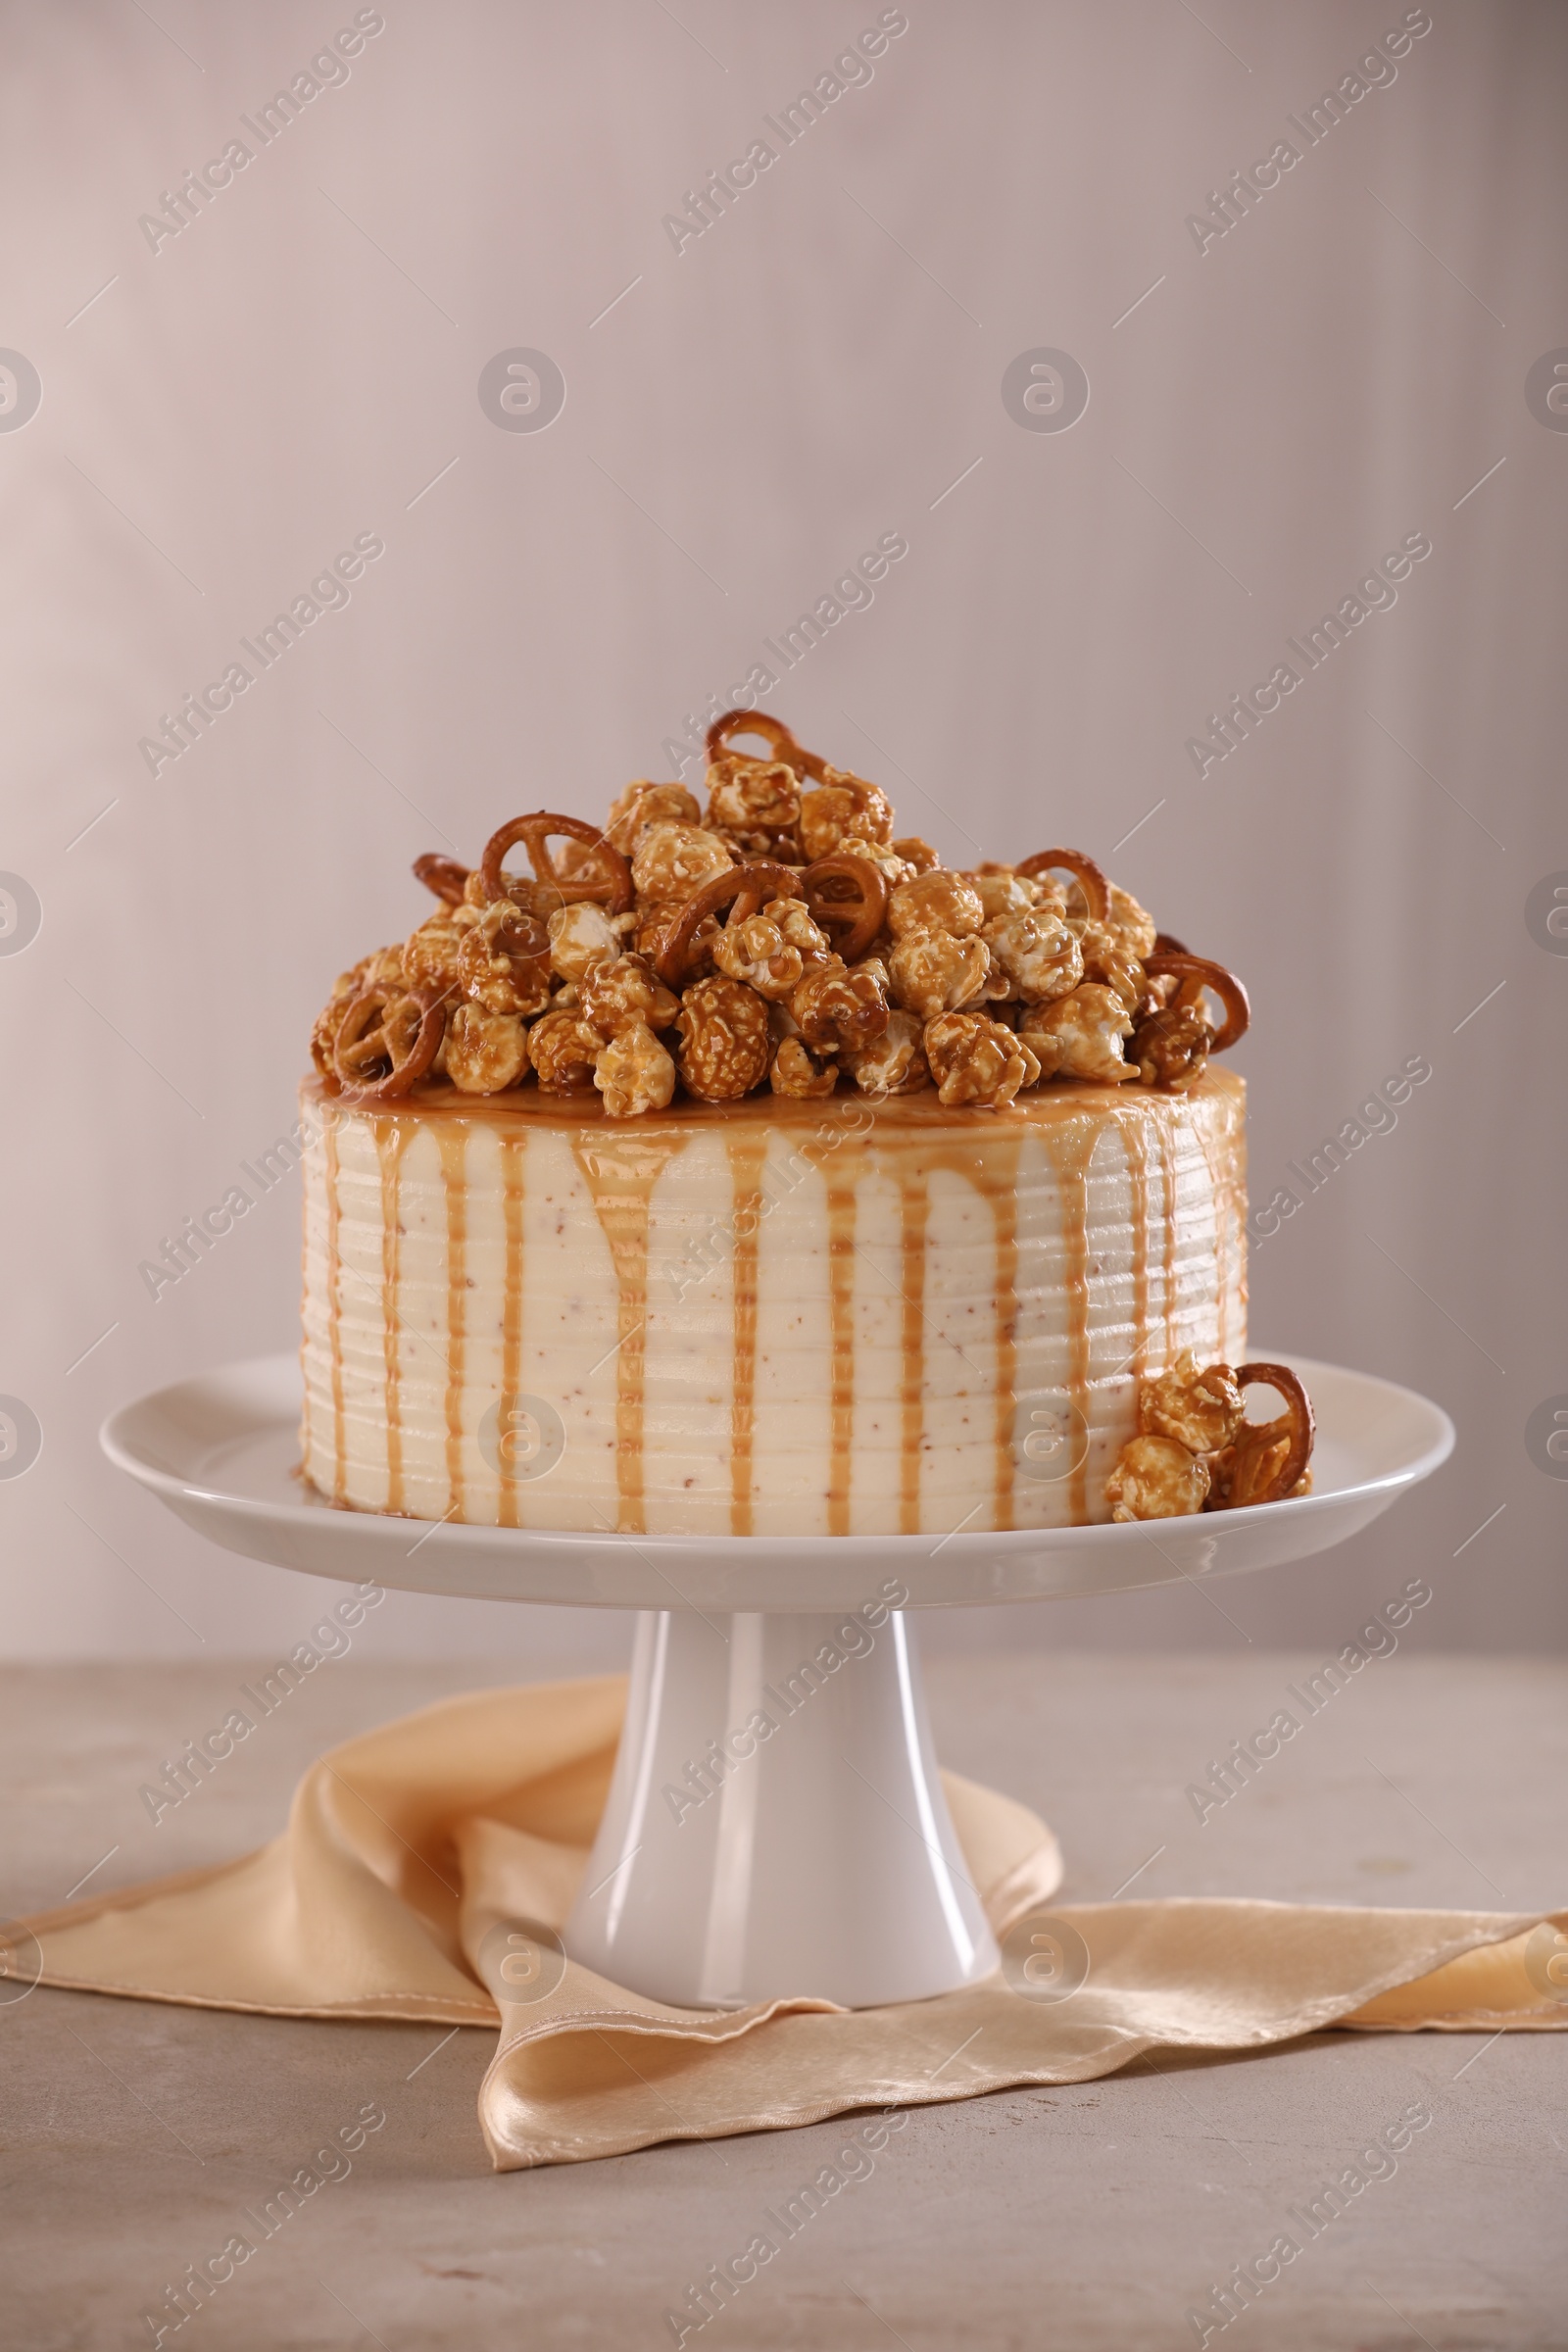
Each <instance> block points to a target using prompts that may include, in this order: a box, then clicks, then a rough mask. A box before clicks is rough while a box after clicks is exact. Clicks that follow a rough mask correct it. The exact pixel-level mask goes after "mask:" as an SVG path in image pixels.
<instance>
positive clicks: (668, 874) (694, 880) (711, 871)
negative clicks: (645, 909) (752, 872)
mask: <svg viewBox="0 0 1568 2352" xmlns="http://www.w3.org/2000/svg"><path fill="white" fill-rule="evenodd" d="M734 862H735V860H734V859H733V858H731V856H730V854H729V852H728V850H727V849H726V848H725V846H724V844H723V843H722V842H721V841H720V840H719V839H718V837H717V836H716V834H712V833H707V832H705V831H704V830H703V828H702V826H701V825H679V824H672V823H660V824H657V825H650V826H649V828H648V831H647V832H646V833H645V834H644V835H643V838H642V843H641V846H640V847H639V849H638V852H637V855H636V857H635V858H633V859H632V861H631V878H632V881H633V883H634V885H635V887H636V891H637V896H638V897H639V898H640V899H657V900H660V901H661V902H662V904H663V905H665V906H678V907H684V905H685V904H686V901H687V900H688V899H690V898H693V897H695V895H696V894H697V892H698V891H700V890H701V889H702V887H703V884H704V883H705V882H711V880H712V879H713V876H714V875H715V874H725V873H728V871H729V869H730V867H731V866H732V865H733V864H734Z"/></svg>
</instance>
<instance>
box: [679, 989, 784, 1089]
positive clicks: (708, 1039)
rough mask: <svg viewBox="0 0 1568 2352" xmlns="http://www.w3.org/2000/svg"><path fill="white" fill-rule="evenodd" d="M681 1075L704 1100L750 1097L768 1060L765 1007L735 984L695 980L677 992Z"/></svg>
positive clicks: (770, 1051) (769, 1043)
mask: <svg viewBox="0 0 1568 2352" xmlns="http://www.w3.org/2000/svg"><path fill="white" fill-rule="evenodd" d="M676 1026H677V1027H678V1028H679V1030H680V1036H681V1046H680V1075H681V1083H682V1085H683V1086H684V1087H685V1089H686V1091H687V1093H688V1094H692V1095H698V1096H700V1097H701V1098H702V1100H703V1101H704V1102H705V1103H730V1102H734V1101H735V1100H737V1098H738V1097H740V1096H741V1095H749V1094H750V1093H751V1091H752V1089H753V1087H754V1086H760V1084H761V1082H762V1080H763V1079H764V1078H765V1077H766V1075H767V1070H768V1064H769V1062H770V1061H771V1060H772V1057H773V1042H772V1038H771V1036H770V1035H769V1033H768V1026H767V1007H766V1005H764V1004H763V1003H762V1000H761V998H760V997H759V996H758V995H756V994H755V993H754V991H753V990H751V989H749V988H744V987H742V985H741V983H740V982H739V981H738V980H724V979H713V980H698V981H695V982H694V983H693V984H692V986H691V987H690V988H687V989H684V990H683V991H682V992H681V1008H680V1013H679V1016H678V1019H677V1022H676Z"/></svg>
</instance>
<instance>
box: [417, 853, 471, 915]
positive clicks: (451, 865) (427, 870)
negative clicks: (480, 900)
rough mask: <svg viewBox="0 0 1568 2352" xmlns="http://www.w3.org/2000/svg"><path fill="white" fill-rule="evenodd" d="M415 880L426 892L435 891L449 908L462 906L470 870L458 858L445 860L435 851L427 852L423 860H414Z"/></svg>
mask: <svg viewBox="0 0 1568 2352" xmlns="http://www.w3.org/2000/svg"><path fill="white" fill-rule="evenodd" d="M414 879H415V880H416V882H422V883H423V884H424V887H425V889H426V890H433V891H434V892H435V895H436V897H437V898H438V899H441V900H443V901H444V902H445V903H446V905H447V906H448V907H461V906H462V905H463V890H464V885H465V883H466V881H467V879H468V869H467V867H466V865H460V864H459V863H458V861H457V859H456V858H443V857H441V856H440V854H439V853H438V852H437V851H435V850H426V851H425V853H424V856H423V857H422V858H416V859H415V860H414Z"/></svg>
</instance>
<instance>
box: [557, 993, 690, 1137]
mask: <svg viewBox="0 0 1568 2352" xmlns="http://www.w3.org/2000/svg"><path fill="white" fill-rule="evenodd" d="M577 1003H578V1006H579V1008H580V1010H581V1012H582V1016H583V1019H584V1020H585V1021H587V1022H588V1023H589V1024H590V1025H591V1026H592V1027H593V1028H595V1029H597V1030H598V1031H599V1033H600V1035H601V1036H602V1037H618V1036H619V1035H620V1034H621V1032H622V1030H624V1029H629V1028H632V1027H633V1026H634V1025H636V1024H639V1023H640V1024H642V1025H643V1026H644V1027H646V1028H649V1029H667V1028H668V1027H669V1025H670V1023H671V1021H672V1020H673V1019H674V1018H675V1015H676V1013H677V1012H679V1010H680V1002H679V1000H678V998H676V997H675V996H674V995H673V994H672V993H671V991H670V990H669V989H667V988H666V987H665V986H664V983H663V982H662V980H661V979H660V977H659V975H658V973H657V972H656V971H655V970H654V969H653V967H652V965H651V964H650V963H649V962H648V960H647V958H646V957H645V956H615V957H614V958H613V959H611V958H609V957H606V958H604V959H603V960H601V961H599V962H596V963H590V964H589V965H588V967H587V969H586V970H585V971H584V973H583V976H582V978H581V980H580V981H579V982H578V984H577ZM671 1066H672V1067H673V1065H671ZM664 1100H665V1102H667V1101H668V1100H669V1098H668V1096H667V1095H666V1097H665V1098H664ZM660 1107H661V1108H662V1107H663V1105H662V1104H661V1105H660ZM616 1115H617V1116H619V1115H620V1114H619V1113H617V1114H616Z"/></svg>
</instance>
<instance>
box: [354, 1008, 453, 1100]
mask: <svg viewBox="0 0 1568 2352" xmlns="http://www.w3.org/2000/svg"><path fill="white" fill-rule="evenodd" d="M450 993H451V992H450V991H449V990H448V991H438V990H436V989H433V988H410V987H409V986H408V985H407V983H406V982H391V983H388V984H387V985H386V986H385V987H382V988H364V989H361V991H360V993H359V995H358V996H357V997H355V998H353V999H352V1000H351V1001H350V1003H349V1004H348V1005H347V1006H346V1007H345V1009H344V1012H343V1015H342V1017H341V1019H340V1020H339V1021H338V1023H337V1026H336V1029H335V1030H334V1032H333V1036H332V1044H331V1049H330V1058H331V1063H332V1070H333V1074H334V1076H335V1077H336V1078H337V1080H338V1082H339V1084H340V1085H341V1086H342V1088H343V1090H344V1092H345V1094H350V1095H353V1096H355V1097H356V1098H357V1099H358V1100H360V1101H361V1102H382V1103H384V1102H388V1101H390V1100H391V1099H392V1098H393V1097H395V1096H398V1095H406V1094H407V1093H408V1091H409V1089H410V1088H411V1087H412V1086H413V1084H414V1082H415V1080H416V1079H417V1078H422V1077H423V1076H424V1074H425V1072H426V1071H427V1070H428V1069H429V1067H430V1065H431V1063H432V1062H433V1061H434V1059H435V1057H436V1054H438V1053H439V1051H440V1048H441V1040H442V1038H443V1037H444V1036H445V1035H446V1027H447V1011H446V1007H447V997H448V996H449V995H450ZM378 1063H384V1064H385V1065H386V1067H385V1068H384V1070H382V1071H381V1072H380V1074H379V1075H377V1076H368V1075H367V1073H368V1072H371V1071H373V1070H374V1069H375V1067H376V1065H377V1064H378Z"/></svg>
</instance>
